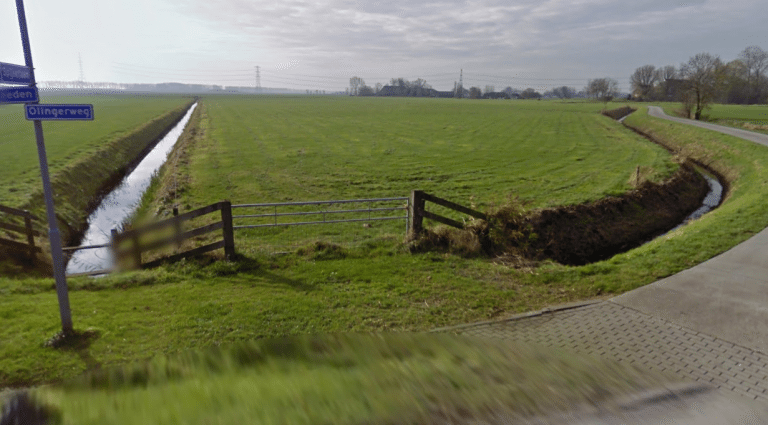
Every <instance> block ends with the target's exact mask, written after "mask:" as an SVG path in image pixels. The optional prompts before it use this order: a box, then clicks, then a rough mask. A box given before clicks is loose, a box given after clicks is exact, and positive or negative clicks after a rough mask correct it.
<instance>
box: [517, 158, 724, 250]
mask: <svg viewBox="0 0 768 425" xmlns="http://www.w3.org/2000/svg"><path fill="white" fill-rule="evenodd" d="M708 192H709V185H708V184H707V181H706V180H705V179H704V178H703V177H702V176H701V175H700V174H699V173H698V172H696V171H695V170H694V168H693V166H692V165H691V164H683V165H682V166H681V167H680V169H679V170H678V171H677V172H676V173H675V174H674V175H673V176H672V177H671V178H669V179H668V180H667V181H665V182H663V183H660V184H659V183H652V182H645V183H643V184H642V185H641V186H640V187H639V188H638V189H635V190H632V191H631V192H629V193H626V194H624V195H623V196H620V197H609V198H605V199H601V200H599V201H596V202H591V203H587V204H581V205H571V206H565V207H559V208H549V209H545V210H539V211H534V212H533V213H532V214H531V215H530V216H529V217H528V218H527V220H526V221H527V222H528V223H529V224H530V226H531V227H530V231H531V232H533V233H534V234H535V235H536V237H535V238H534V239H533V240H532V241H531V242H530V245H529V247H528V250H527V251H528V253H529V254H530V255H532V256H533V257H535V258H536V259H545V258H546V259H552V260H555V261H557V262H559V263H562V264H568V265H582V264H587V263H591V262H595V261H600V260H604V259H607V258H610V257H612V256H613V255H615V254H617V253H619V252H624V251H627V250H629V249H632V248H635V247H637V246H639V245H641V244H642V243H643V242H645V241H648V240H650V239H652V238H654V237H655V236H658V235H660V234H663V233H664V232H666V231H668V230H670V229H672V228H674V227H675V226H677V225H678V224H679V223H680V222H682V221H683V220H684V219H685V218H686V217H687V216H688V215H690V214H691V213H692V212H693V211H695V210H697V209H698V208H699V207H700V206H701V204H702V201H703V200H704V198H705V197H706V195H707V193H708ZM529 240H530V239H529Z"/></svg>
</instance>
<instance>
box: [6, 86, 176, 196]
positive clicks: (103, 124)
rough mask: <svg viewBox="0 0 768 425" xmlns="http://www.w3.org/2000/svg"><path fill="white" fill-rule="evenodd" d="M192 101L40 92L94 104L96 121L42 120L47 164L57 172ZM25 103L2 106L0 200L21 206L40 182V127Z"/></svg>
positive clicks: (60, 99)
mask: <svg viewBox="0 0 768 425" xmlns="http://www.w3.org/2000/svg"><path fill="white" fill-rule="evenodd" d="M186 101H187V100H185V99H183V98H181V97H180V96H152V97H147V96H94V97H61V96H47V95H45V94H43V95H42V96H41V103H91V104H93V107H94V118H95V119H94V121H86V122H56V121H49V122H44V123H43V132H44V134H45V147H46V151H47V154H48V165H49V169H50V172H51V175H52V176H55V175H56V173H57V172H58V171H60V170H62V169H63V168H64V167H66V166H67V165H68V164H71V163H72V162H75V161H77V160H79V159H82V158H83V157H87V156H89V155H92V154H93V153H95V152H96V151H98V150H99V149H101V148H102V147H103V146H104V145H106V144H108V143H109V142H110V141H112V140H114V139H116V138H119V137H121V136H122V135H125V134H126V133H128V132H129V131H131V130H133V129H135V128H136V127H138V126H140V125H142V124H145V123H146V122H147V121H149V120H151V119H152V118H155V117H157V116H159V115H162V114H163V113H165V112H168V111H170V110H171V109H174V108H176V107H178V106H180V105H182V104H183V103H185V102H186ZM22 106H23V105H2V106H0V123H2V125H3V132H2V133H0V147H1V148H2V152H3V153H2V165H3V166H2V167H0V204H4V205H8V206H11V207H18V206H20V205H22V204H23V203H24V202H25V201H26V200H27V197H28V196H29V194H30V193H32V192H35V191H37V190H38V188H39V187H40V186H41V183H40V165H39V162H38V159H37V145H36V144H35V132H34V128H33V126H32V122H31V121H27V120H26V119H25V118H24V109H23V107H22Z"/></svg>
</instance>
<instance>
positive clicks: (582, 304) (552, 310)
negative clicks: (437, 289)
mask: <svg viewBox="0 0 768 425" xmlns="http://www.w3.org/2000/svg"><path fill="white" fill-rule="evenodd" d="M606 301H607V300H591V301H578V302H573V303H568V304H561V305H557V306H554V307H545V308H543V309H541V310H538V311H531V312H528V313H521V314H516V315H514V316H511V317H506V318H504V319H496V320H484V321H482V322H474V323H465V324H461V325H453V326H445V327H442V328H436V329H432V330H430V331H429V332H430V333H431V332H450V331H453V330H460V329H466V328H471V327H475V326H486V325H493V324H497V323H505V322H513V321H516V320H522V319H528V318H531V317H537V316H543V315H545V314H550V313H555V312H560V311H565V310H573V309H576V308H581V307H586V306H590V305H593V304H599V303H602V302H606Z"/></svg>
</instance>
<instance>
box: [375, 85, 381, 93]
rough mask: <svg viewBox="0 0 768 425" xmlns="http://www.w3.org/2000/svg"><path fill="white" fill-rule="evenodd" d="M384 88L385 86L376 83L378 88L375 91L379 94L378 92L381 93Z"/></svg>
mask: <svg viewBox="0 0 768 425" xmlns="http://www.w3.org/2000/svg"><path fill="white" fill-rule="evenodd" d="M382 87H383V86H382V85H381V83H376V87H375V89H374V90H375V91H376V93H378V92H380V91H381V88H382Z"/></svg>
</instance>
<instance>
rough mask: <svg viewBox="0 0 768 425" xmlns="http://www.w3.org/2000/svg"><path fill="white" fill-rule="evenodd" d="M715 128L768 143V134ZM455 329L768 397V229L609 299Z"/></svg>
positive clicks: (654, 112)
mask: <svg viewBox="0 0 768 425" xmlns="http://www.w3.org/2000/svg"><path fill="white" fill-rule="evenodd" d="M649 109H650V113H651V115H653V116H657V117H660V118H667V119H672V120H673V121H680V122H684V123H686V124H692V125H698V126H705V127H706V128H709V129H711V130H715V131H722V132H724V133H727V134H732V135H737V137H744V136H745V135H744V134H743V133H748V134H746V136H747V137H744V138H747V139H748V140H751V141H753V142H756V143H760V144H764V145H766V146H768V135H763V134H757V133H750V132H746V131H743V130H738V129H732V128H728V127H722V126H714V125H712V124H704V123H698V122H694V121H690V120H681V119H677V118H671V117H667V116H666V115H663V112H662V111H661V108H657V107H650V108H649ZM452 331H453V332H457V333H462V334H468V335H481V336H487V337H498V338H508V339H514V340H516V341H522V342H535V343H538V344H543V345H545V346H553V347H562V348H566V349H570V350H573V351H576V352H581V353H586V354H591V355H594V356H598V357H609V358H614V359H617V360H620V361H627V362H629V363H637V364H640V365H644V366H646V367H648V368H651V369H656V370H661V371H669V372H672V373H674V374H677V375H678V376H681V377H686V378H691V379H694V380H696V381H700V382H704V383H710V384H712V385H715V386H717V387H718V388H721V389H723V390H730V391H732V392H735V393H738V394H741V395H744V396H747V397H749V398H753V399H757V400H762V401H768V229H766V230H764V231H762V232H760V233H759V234H757V235H756V236H754V237H752V238H751V239H749V240H747V241H745V242H744V243H742V244H740V245H738V246H736V247H735V248H733V249H731V250H730V251H728V252H725V253H723V254H721V255H719V256H717V257H715V258H712V259H710V260H709V261H706V262H704V263H702V264H700V265H698V266H695V267H693V268H691V269H689V270H686V271H683V272H681V273H678V274H676V275H674V276H670V277H668V278H665V279H662V280H660V281H658V282H655V283H652V284H650V285H647V286H644V287H642V288H638V289H636V290H634V291H631V292H628V293H626V294H623V295H620V296H618V297H615V298H612V299H609V300H607V301H603V302H597V303H591V304H588V305H582V306H578V307H574V308H564V309H559V310H551V311H544V312H539V313H535V314H532V315H527V316H525V317H518V318H513V319H509V320H505V321H500V322H492V323H480V324H473V325H466V326H461V327H457V328H454V329H452Z"/></svg>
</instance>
